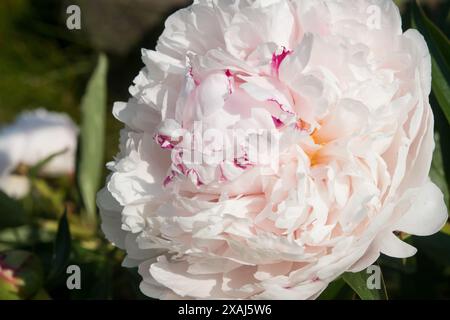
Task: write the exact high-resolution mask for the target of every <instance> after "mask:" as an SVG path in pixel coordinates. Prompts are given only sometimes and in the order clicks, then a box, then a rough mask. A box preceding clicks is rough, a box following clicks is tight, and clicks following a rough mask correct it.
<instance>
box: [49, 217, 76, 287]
mask: <svg viewBox="0 0 450 320" xmlns="http://www.w3.org/2000/svg"><path fill="white" fill-rule="evenodd" d="M71 248H72V237H71V234H70V228H69V222H68V220H67V212H65V213H64V215H63V216H62V217H61V219H60V220H59V225H58V232H57V233H56V238H55V243H54V250H53V260H52V268H51V271H50V274H49V281H50V282H52V281H54V280H55V279H56V278H58V277H59V276H60V275H61V274H63V273H64V272H65V269H66V268H67V265H68V264H69V259H70V252H71Z"/></svg>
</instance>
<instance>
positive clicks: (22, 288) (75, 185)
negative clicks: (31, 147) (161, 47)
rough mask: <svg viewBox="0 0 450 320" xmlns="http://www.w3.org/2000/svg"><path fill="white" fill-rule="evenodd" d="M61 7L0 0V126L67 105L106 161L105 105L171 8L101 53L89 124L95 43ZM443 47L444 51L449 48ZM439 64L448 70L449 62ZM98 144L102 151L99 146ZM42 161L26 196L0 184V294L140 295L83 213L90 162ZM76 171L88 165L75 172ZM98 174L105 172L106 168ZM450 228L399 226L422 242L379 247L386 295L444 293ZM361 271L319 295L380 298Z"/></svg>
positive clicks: (440, 174)
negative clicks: (69, 270) (128, 40)
mask: <svg viewBox="0 0 450 320" xmlns="http://www.w3.org/2000/svg"><path fill="white" fill-rule="evenodd" d="M149 1H158V3H159V2H160V1H159V0H149ZM176 1H178V2H179V3H181V1H180V0H176ZM396 2H397V3H399V4H401V5H402V7H403V8H404V11H403V12H404V17H403V18H404V22H405V28H408V27H409V21H411V15H410V13H411V5H412V2H411V1H404V0H398V1H396ZM422 2H425V1H422ZM430 3H432V5H429V6H426V14H427V15H428V16H429V17H430V18H432V19H431V20H432V21H433V22H434V23H435V24H436V25H437V26H438V27H439V28H440V29H441V30H443V31H444V33H445V34H446V35H445V36H444V38H447V37H448V36H449V32H450V28H449V24H448V21H449V19H448V15H449V7H450V1H430ZM63 7H64V1H59V0H40V1H33V0H2V1H0V125H1V124H3V123H7V122H10V121H11V120H12V119H14V118H15V116H16V115H17V114H18V113H19V112H21V111H22V110H25V109H35V108H37V107H45V108H47V109H49V110H55V111H62V112H66V113H68V114H70V115H71V116H72V117H73V118H74V120H76V121H77V122H78V123H81V127H82V128H84V129H82V130H86V131H91V130H94V131H95V134H96V135H100V137H97V138H99V139H100V140H99V141H101V139H103V134H104V137H105V141H106V143H105V146H106V148H105V151H104V155H102V154H96V155H95V157H97V158H103V157H105V158H106V159H107V160H110V159H112V158H113V156H114V154H115V153H116V152H117V140H118V136H119V135H118V130H119V128H120V126H121V125H120V124H119V123H118V122H117V121H115V120H114V119H113V118H112V116H111V112H109V111H110V108H111V107H112V102H113V101H116V100H126V99H127V98H128V93H127V90H126V89H127V88H128V86H129V84H130V83H131V81H132V79H133V77H134V76H135V75H136V74H137V73H138V70H139V69H140V68H141V67H142V64H141V62H140V50H139V48H140V47H146V48H150V49H151V48H152V47H153V46H154V45H155V43H156V39H157V37H158V35H159V34H160V32H161V30H162V25H163V24H162V22H163V21H164V19H165V17H166V16H167V14H169V13H170V12H171V11H172V10H173V9H170V10H168V12H167V13H166V14H162V13H161V17H160V23H159V24H158V25H157V26H156V27H154V28H152V29H151V30H148V31H146V32H143V35H142V39H141V41H140V42H139V43H138V44H136V45H134V46H132V47H129V48H127V49H128V50H125V48H121V50H120V55H118V54H117V53H114V52H108V58H109V64H110V68H109V70H110V71H109V77H108V88H107V89H108V90H107V92H105V93H107V97H108V101H107V106H108V111H107V112H106V113H107V117H106V124H105V125H106V129H104V128H103V123H102V124H101V125H97V124H98V122H92V123H91V124H90V121H89V120H90V119H88V117H86V116H83V114H84V115H86V112H99V113H98V116H99V117H102V118H103V119H105V117H104V110H93V109H92V108H95V105H97V104H102V105H103V104H104V103H105V101H104V100H105V97H104V96H103V95H102V94H100V95H92V92H91V94H90V93H89V92H90V91H92V90H87V94H86V95H85V96H84V98H83V95H84V94H85V89H86V87H87V86H88V85H87V83H88V80H89V78H90V77H91V75H92V74H93V72H94V68H95V66H96V62H97V57H98V49H96V45H95V43H93V44H91V43H90V42H89V40H87V39H88V38H89V37H87V36H86V34H84V32H83V31H68V30H67V29H66V27H65V21H64V10H63ZM158 8H159V7H158ZM131 16H132V17H134V15H131ZM112 32H114V30H112ZM97 36H98V35H97ZM109 36H110V35H109ZM105 38H106V36H105ZM447 42H448V38H447ZM103 46H104V43H103ZM444 54H447V55H448V52H444ZM103 64H105V60H103ZM100 69H103V71H102V72H100V73H101V74H102V75H101V76H100V77H104V76H105V75H104V73H105V70H104V68H102V67H101V68H100ZM97 70H98V69H97ZM442 72H443V74H445V72H448V70H444V69H443V71H442ZM97 76H98V75H97ZM95 78H96V77H95V76H94V78H92V79H95ZM104 80H105V79H103V80H92V81H91V82H90V83H91V85H90V86H88V87H91V86H95V85H96V84H95V83H97V82H96V81H100V82H99V83H104ZM444 85H445V84H444ZM99 86H100V87H102V86H103V84H100V85H99ZM447 86H448V82H447ZM105 91H106V90H105ZM438 93H439V92H438ZM82 101H84V103H83V102H82ZM445 102H447V103H448V101H444V104H445ZM431 103H432V105H433V109H434V112H435V117H436V129H437V131H436V141H437V144H438V148H437V149H436V153H435V156H434V161H433V168H432V173H431V177H432V179H433V181H435V182H436V183H437V184H438V185H439V186H440V187H441V189H442V190H443V191H444V192H445V193H446V199H447V202H448V199H449V198H448V185H449V182H450V179H449V177H450V172H449V170H450V146H449V143H450V140H449V137H450V127H449V123H448V121H447V119H446V117H445V112H443V111H442V109H441V105H442V98H441V97H439V96H438V97H437V98H436V96H435V95H433V96H432V97H431ZM81 105H83V107H82V108H81ZM83 111H84V113H83ZM93 127H96V128H93ZM95 129H97V130H95ZM89 135H92V133H89ZM89 150H90V151H89ZM95 151H96V152H100V153H102V150H95ZM83 152H92V150H91V148H89V146H86V147H85V148H83V147H81V148H80V154H79V157H80V159H83ZM91 157H92V156H91ZM39 166H40V165H38V166H37V167H35V168H29V170H28V172H27V174H28V176H29V178H30V180H31V192H30V194H29V195H28V196H27V197H26V198H25V199H24V200H23V201H20V202H19V201H14V200H11V199H9V198H8V197H7V196H6V195H4V194H3V193H0V299H144V297H143V295H142V294H141V293H140V292H139V289H138V285H139V281H140V279H139V278H140V277H139V276H138V275H137V272H136V270H135V269H126V268H123V267H121V261H122V259H123V252H121V251H119V250H116V249H115V248H113V246H112V245H111V244H109V243H108V241H106V240H105V239H104V237H103V235H102V233H101V232H100V231H99V229H98V225H97V223H92V221H86V219H84V215H83V214H82V213H83V212H86V210H87V211H90V212H91V213H92V210H93V209H92V207H93V195H94V194H95V191H96V190H93V189H96V188H97V187H98V179H99V177H95V175H92V174H89V173H90V172H92V170H94V171H95V170H96V169H95V168H90V167H89V166H87V167H86V168H85V169H81V170H79V173H78V174H79V175H78V177H77V178H78V179H77V178H76V177H60V178H52V179H44V178H43V177H41V176H40V175H39V169H40V167H39ZM83 170H85V171H86V174H84V175H83V176H82V178H80V172H82V171H83ZM101 174H102V175H103V176H102V177H101V178H102V179H103V178H104V176H105V175H106V170H104V171H103V172H102V173H101ZM90 178H92V180H90ZM83 185H84V187H83ZM83 190H84V192H83ZM80 191H81V193H80ZM82 199H83V201H82ZM82 203H84V205H82ZM91 218H92V215H91ZM94 218H95V216H94ZM449 229H450V226H447V227H446V229H444V230H443V232H441V233H439V234H436V235H434V236H432V237H407V235H401V236H402V237H404V238H405V239H406V241H407V242H409V243H411V244H412V245H414V246H416V247H417V248H418V249H419V252H418V254H417V255H416V256H415V257H413V258H410V259H404V260H399V259H392V258H388V257H385V256H382V257H381V258H380V259H379V261H378V264H379V265H380V266H381V268H382V270H383V277H384V279H385V285H386V289H387V292H388V296H389V298H390V299H404V298H427V299H442V298H446V299H449V298H450V230H449ZM70 264H76V265H78V266H80V268H81V270H82V274H81V277H82V279H81V282H82V284H83V288H82V290H73V291H70V290H68V289H67V287H66V279H67V275H66V274H65V272H64V271H65V268H66V267H67V266H68V265H70ZM18 270H20V272H18ZM9 271H11V272H12V275H13V278H11V279H10V278H8V277H1V275H2V274H1V273H2V272H3V275H10V274H11V273H10V272H9ZM366 276H367V274H364V273H360V274H354V275H350V274H346V275H344V276H343V277H342V278H340V279H339V280H337V281H336V282H335V283H333V284H332V285H330V287H329V288H328V289H327V290H326V291H325V292H324V294H323V295H322V296H321V297H320V298H321V299H335V298H339V299H358V294H359V296H360V297H361V298H364V299H381V298H385V295H384V290H383V291H382V292H381V291H380V292H375V293H374V292H367V291H365V290H364V287H363V286H361V284H362V283H363V282H364V281H365V278H366ZM5 279H8V281H5ZM352 288H353V289H354V290H355V291H356V292H355V291H354V290H352Z"/></svg>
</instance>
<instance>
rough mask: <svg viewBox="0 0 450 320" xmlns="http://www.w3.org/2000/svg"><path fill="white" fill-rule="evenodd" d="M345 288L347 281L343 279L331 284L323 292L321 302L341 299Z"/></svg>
mask: <svg viewBox="0 0 450 320" xmlns="http://www.w3.org/2000/svg"><path fill="white" fill-rule="evenodd" d="M344 287H345V281H344V279H342V278H339V279H336V280H334V281H333V282H331V283H330V284H329V285H328V287H327V288H326V289H325V290H324V291H323V292H322V294H321V295H320V297H319V300H335V299H339V293H340V292H341V291H342V288H344Z"/></svg>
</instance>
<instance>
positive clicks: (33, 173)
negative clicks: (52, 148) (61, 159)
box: [28, 149, 68, 178]
mask: <svg viewBox="0 0 450 320" xmlns="http://www.w3.org/2000/svg"><path fill="white" fill-rule="evenodd" d="M67 151H68V150H67V149H64V150H62V151H59V152H57V153H54V154H52V155H50V156H48V157H47V158H45V159H44V160H42V161H40V162H39V163H38V164H36V165H34V166H33V167H31V168H30V170H29V171H28V176H29V177H30V178H35V177H37V176H38V175H39V173H40V172H41V171H42V169H43V168H44V167H45V166H46V165H47V164H49V163H50V162H51V161H52V160H53V159H55V158H56V157H58V156H61V155H63V154H64V153H66V152H67Z"/></svg>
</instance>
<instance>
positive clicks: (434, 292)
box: [0, 0, 450, 299]
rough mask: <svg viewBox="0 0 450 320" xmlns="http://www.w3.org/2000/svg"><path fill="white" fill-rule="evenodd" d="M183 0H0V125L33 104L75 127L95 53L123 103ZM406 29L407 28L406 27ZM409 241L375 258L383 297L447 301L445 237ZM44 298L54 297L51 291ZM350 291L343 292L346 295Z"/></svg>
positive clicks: (440, 0) (111, 124)
mask: <svg viewBox="0 0 450 320" xmlns="http://www.w3.org/2000/svg"><path fill="white" fill-rule="evenodd" d="M348 1H353V0H348ZM190 2H191V1H190V0H71V1H70V0H0V126H1V125H2V124H5V123H8V122H10V121H12V120H13V119H14V118H15V117H16V116H17V114H18V113H20V112H21V111H23V110H26V109H35V108H38V107H44V108H47V109H49V110H54V111H63V112H66V113H68V114H70V115H71V116H72V118H73V119H74V120H75V121H77V122H78V121H79V117H80V108H79V104H80V98H81V96H82V94H83V92H84V89H85V86H86V82H87V80H88V78H89V76H90V75H91V73H92V70H93V69H94V67H95V63H96V60H97V56H98V53H99V52H105V53H106V54H107V55H108V58H109V63H110V70H109V79H108V86H109V90H108V91H109V92H108V99H109V103H108V106H110V108H112V104H113V102H114V101H118V100H121V101H125V100H127V99H128V96H129V94H128V87H129V86H130V84H131V83H132V80H133V78H134V77H135V76H136V75H137V74H138V72H139V70H140V69H141V68H142V66H143V64H142V62H141V58H140V56H141V50H140V49H141V48H148V49H153V48H154V46H155V44H156V41H157V39H158V37H159V35H160V34H161V32H162V30H163V27H164V20H165V19H166V18H167V16H169V15H170V14H171V13H173V12H174V11H175V10H177V9H178V8H181V7H184V6H186V5H188V4H189V3H190ZM396 2H397V3H398V4H399V6H400V7H401V9H402V13H403V14H404V21H409V19H408V6H409V5H410V2H409V1H408V0H404V1H401V0H400V1H396ZM422 3H423V5H424V7H425V9H426V12H427V14H428V16H429V17H430V18H432V20H433V21H434V22H435V23H436V24H437V25H438V26H439V27H440V28H441V29H442V30H443V31H444V32H445V33H446V34H447V36H449V34H450V27H449V21H450V20H449V19H450V17H449V8H450V1H448V0H423V1H422ZM71 4H76V5H79V6H80V7H81V14H82V15H81V21H82V29H81V30H74V31H70V30H68V29H67V27H66V19H67V14H66V8H67V7H68V5H71ZM405 27H409V25H408V23H405ZM108 114H109V115H108V121H107V131H108V133H107V149H106V159H108V160H110V159H112V157H113V156H114V154H115V153H116V152H117V140H118V130H119V129H120V127H121V124H120V123H118V122H117V121H115V120H114V119H113V117H112V116H111V112H108ZM447 138H448V137H447ZM411 241H412V242H413V244H414V245H415V246H417V247H418V249H419V253H418V254H417V255H416V256H415V257H414V258H412V259H408V260H404V261H402V260H398V259H389V258H382V259H381V260H380V263H381V265H382V267H383V273H384V277H385V279H386V283H387V287H388V292H389V293H390V296H391V297H392V298H430V299H431V298H447V299H448V298H450V292H449V282H450V253H449V252H448V248H450V243H448V242H449V237H448V236H447V237H444V236H443V235H442V234H437V235H435V236H433V237H426V238H420V239H419V238H413V239H412V240H411ZM421 249H423V250H421ZM430 252H431V253H432V254H431V255H430V254H429V253H430ZM114 254H116V253H114ZM95 268H97V267H95ZM114 268H116V269H115V270H116V271H111V272H120V273H122V274H123V273H124V272H127V271H124V270H121V269H120V266H119V265H117V266H115V267H114ZM92 277H93V279H95V277H96V275H95V274H94V273H93V274H92ZM121 281H122V282H123V283H120V282H121ZM138 282H139V279H138V277H136V275H135V274H131V273H130V276H129V277H128V276H127V277H119V278H117V281H116V283H115V286H118V287H120V288H121V289H120V290H119V292H116V293H115V294H114V297H115V298H136V297H141V296H140V295H139V294H138V293H136V292H137V288H136V287H135V286H136V285H137V284H138ZM131 287H133V288H131ZM348 289H349V288H347V290H348ZM92 290H93V291H92V292H91V293H89V294H87V295H84V296H83V297H80V298H89V297H91V298H94V297H97V298H102V297H105V296H104V295H102V293H99V292H96V291H95V290H97V289H95V288H93V289H92ZM101 290H106V289H104V288H103V289H101ZM51 293H53V297H55V296H57V295H58V289H55V290H54V291H53V292H51ZM352 294H353V293H352V292H351V290H350V291H348V295H352ZM62 297H64V294H63V293H62ZM107 297H111V296H110V295H108V296H107Z"/></svg>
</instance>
